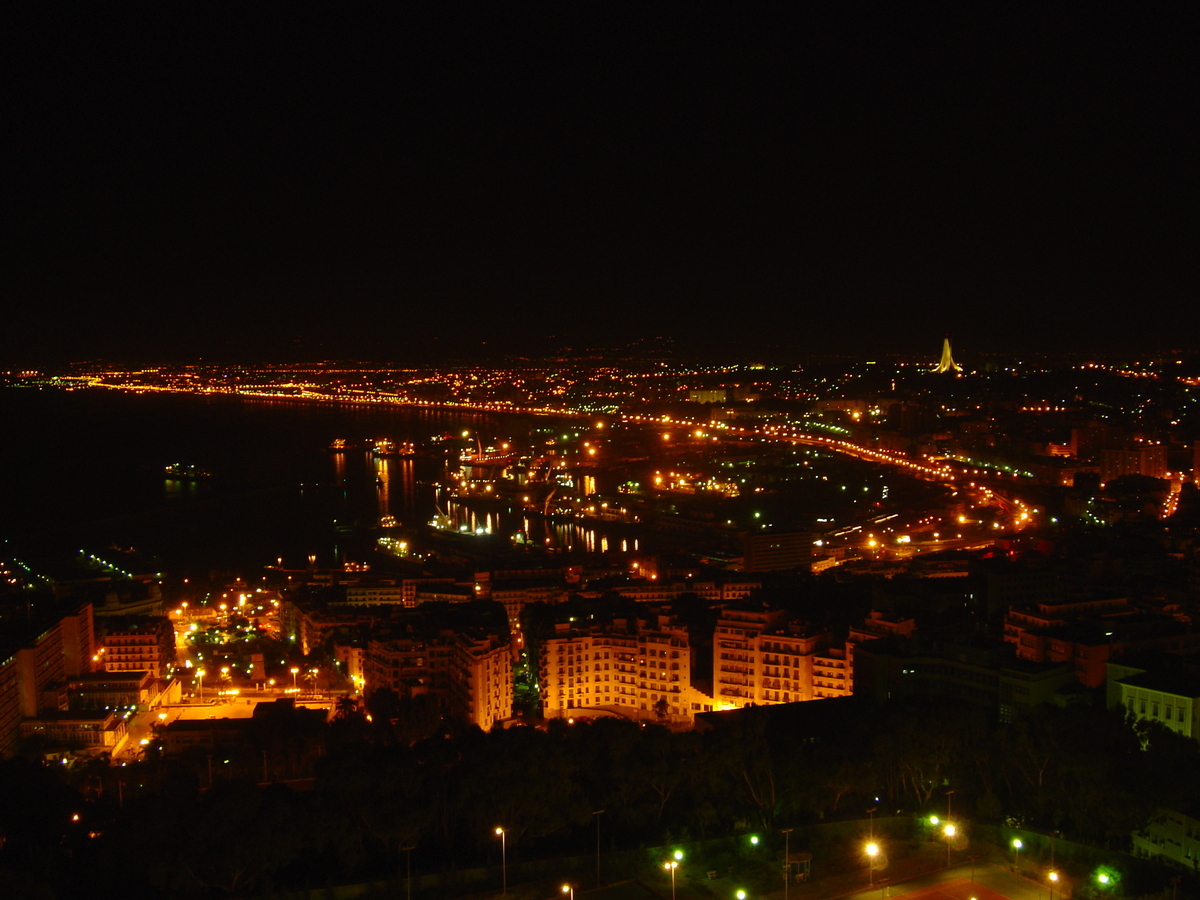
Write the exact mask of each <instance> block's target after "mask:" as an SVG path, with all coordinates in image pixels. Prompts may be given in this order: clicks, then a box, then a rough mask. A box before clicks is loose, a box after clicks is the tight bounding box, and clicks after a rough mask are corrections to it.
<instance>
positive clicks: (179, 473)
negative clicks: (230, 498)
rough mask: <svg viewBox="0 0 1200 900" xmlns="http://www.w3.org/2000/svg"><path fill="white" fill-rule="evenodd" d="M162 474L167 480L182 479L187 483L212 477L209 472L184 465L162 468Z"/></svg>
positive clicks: (197, 467) (177, 464) (178, 464)
mask: <svg viewBox="0 0 1200 900" xmlns="http://www.w3.org/2000/svg"><path fill="white" fill-rule="evenodd" d="M163 474H164V475H165V476H166V477H167V478H182V479H186V480H188V481H199V480H200V479H202V478H211V477H212V473H211V472H205V471H204V470H203V469H201V468H200V467H199V466H194V465H188V464H186V463H171V465H169V466H163Z"/></svg>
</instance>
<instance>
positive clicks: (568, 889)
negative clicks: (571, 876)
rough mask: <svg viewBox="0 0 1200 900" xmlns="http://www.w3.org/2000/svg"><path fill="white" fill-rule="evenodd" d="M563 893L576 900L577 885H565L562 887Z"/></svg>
mask: <svg viewBox="0 0 1200 900" xmlns="http://www.w3.org/2000/svg"><path fill="white" fill-rule="evenodd" d="M562 892H563V893H564V894H568V895H570V897H571V900H575V885H573V884H564V885H563V886H562Z"/></svg>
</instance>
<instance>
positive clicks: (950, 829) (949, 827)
mask: <svg viewBox="0 0 1200 900" xmlns="http://www.w3.org/2000/svg"><path fill="white" fill-rule="evenodd" d="M942 833H943V834H944V835H946V867H947V868H949V866H950V839H951V838H953V837H954V835H956V834H958V829H957V828H955V827H954V823H953V822H947V823H946V827H945V828H943V829H942Z"/></svg>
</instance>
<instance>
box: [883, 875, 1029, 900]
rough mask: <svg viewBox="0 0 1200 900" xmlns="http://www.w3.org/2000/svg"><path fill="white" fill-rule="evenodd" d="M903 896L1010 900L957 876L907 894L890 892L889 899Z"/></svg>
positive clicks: (910, 899)
mask: <svg viewBox="0 0 1200 900" xmlns="http://www.w3.org/2000/svg"><path fill="white" fill-rule="evenodd" d="M902 897H903V898H904V900H971V898H972V897H974V898H975V900H1008V898H1007V897H1005V896H1004V895H1003V894H998V893H996V892H995V891H992V890H988V889H987V888H985V887H984V886H983V885H981V884H979V883H978V882H973V881H971V879H969V878H955V879H954V880H953V881H947V882H944V883H943V884H935V885H933V886H932V887H927V888H918V889H917V890H915V891H909V892H908V893H905V894H893V893H891V892H890V891H889V892H888V900H900V898H902Z"/></svg>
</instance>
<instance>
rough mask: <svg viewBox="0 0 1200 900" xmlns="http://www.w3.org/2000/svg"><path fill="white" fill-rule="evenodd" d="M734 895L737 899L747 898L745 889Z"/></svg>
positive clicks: (743, 899)
mask: <svg viewBox="0 0 1200 900" xmlns="http://www.w3.org/2000/svg"><path fill="white" fill-rule="evenodd" d="M733 896H735V897H736V898H737V900H746V892H745V891H738V892H737V893H736V894H734V895H733Z"/></svg>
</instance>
